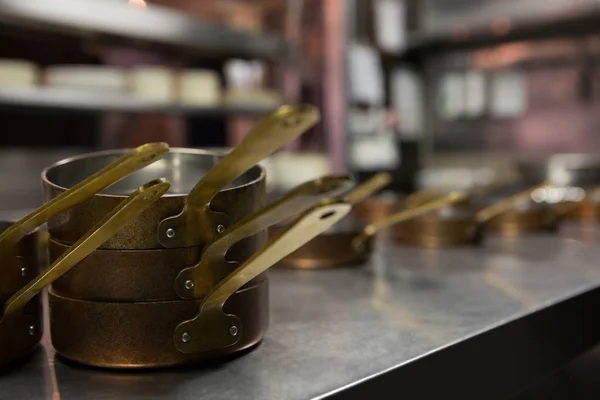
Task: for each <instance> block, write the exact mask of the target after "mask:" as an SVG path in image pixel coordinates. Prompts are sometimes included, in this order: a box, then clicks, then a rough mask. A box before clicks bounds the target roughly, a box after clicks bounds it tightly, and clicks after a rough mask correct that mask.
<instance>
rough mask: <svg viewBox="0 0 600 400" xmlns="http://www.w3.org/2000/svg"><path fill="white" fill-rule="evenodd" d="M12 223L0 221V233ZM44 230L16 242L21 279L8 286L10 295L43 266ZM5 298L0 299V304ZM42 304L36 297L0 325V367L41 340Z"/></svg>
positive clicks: (24, 353)
mask: <svg viewBox="0 0 600 400" xmlns="http://www.w3.org/2000/svg"><path fill="white" fill-rule="evenodd" d="M13 222H14V221H10V222H9V221H0V232H4V231H5V230H6V229H8V228H9V227H10V226H11V225H12V224H13ZM44 233H45V232H44V231H43V230H41V229H36V230H34V231H33V232H31V233H29V234H27V235H26V236H25V237H23V239H21V241H20V243H19V250H18V257H19V259H20V266H21V279H17V280H14V281H12V282H10V283H9V284H10V285H11V286H12V293H16V292H17V291H18V290H19V289H21V288H22V287H23V286H24V285H26V284H27V283H28V282H30V281H31V280H33V279H34V278H35V277H36V276H37V275H38V274H39V271H40V268H41V267H43V266H44V265H43V264H44V261H45V260H46V257H45V255H44V247H43V238H44ZM6 300H8V299H0V304H4V303H5V302H6ZM42 331H43V329H42V304H41V299H40V296H36V297H35V298H34V299H33V300H32V301H30V302H29V303H28V304H27V305H26V306H25V307H24V309H23V311H22V313H21V314H20V315H18V316H17V317H16V318H15V320H14V322H13V323H11V324H0V366H3V365H6V364H8V363H10V362H12V361H15V360H17V359H19V358H21V357H24V356H25V355H26V354H28V353H29V352H30V351H31V350H33V349H34V348H35V346H36V345H37V344H38V343H39V341H40V339H41V337H42Z"/></svg>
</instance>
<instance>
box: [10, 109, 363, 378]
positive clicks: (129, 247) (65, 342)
mask: <svg viewBox="0 0 600 400" xmlns="http://www.w3.org/2000/svg"><path fill="white" fill-rule="evenodd" d="M317 121H318V113H317V111H316V109H314V108H313V107H311V106H291V107H288V106H285V107H282V108H280V109H278V110H277V111H275V112H274V113H272V114H271V115H269V116H267V117H266V118H265V119H263V120H262V121H260V122H259V123H258V124H257V126H256V127H255V128H254V129H253V130H252V131H251V132H250V133H249V134H248V135H247V136H246V138H245V139H244V140H243V141H242V143H241V144H240V145H239V146H238V147H236V148H235V149H233V150H232V151H231V152H229V153H228V154H221V153H216V152H212V151H206V150H192V149H168V147H167V146H166V145H164V144H151V145H145V146H142V147H140V148H138V149H136V150H134V151H131V152H128V151H126V150H113V151H106V152H98V153H92V154H85V155H82V156H78V157H74V158H70V159H67V160H63V161H60V162H58V163H56V164H54V165H51V166H50V167H48V168H46V169H45V170H44V171H43V172H42V183H43V189H44V195H45V198H46V201H47V203H46V204H45V205H44V206H43V207H42V208H40V209H39V210H36V211H35V212H34V213H32V214H31V215H30V216H28V217H26V218H25V219H23V220H21V221H20V222H19V223H18V224H17V225H18V228H14V229H13V232H12V233H10V235H8V237H9V238H12V239H11V240H12V242H11V243H17V242H19V241H20V240H21V238H22V236H23V235H21V236H19V234H21V233H23V232H25V233H27V232H28V231H30V230H31V227H33V226H37V225H40V224H41V223H43V222H46V221H47V222H48V232H49V239H48V248H49V254H50V262H51V263H52V265H51V266H50V267H49V269H48V270H47V271H46V272H45V273H43V274H41V275H39V276H38V277H36V278H35V279H34V280H33V281H31V282H30V283H28V284H25V285H24V286H22V285H21V287H18V286H19V285H16V286H17V287H16V288H3V291H2V293H6V295H5V297H6V298H8V300H5V299H4V298H0V300H2V301H3V303H2V305H3V314H2V315H0V317H2V319H0V345H2V346H4V345H5V343H9V342H10V340H12V339H11V338H12V336H10V333H11V332H13V331H14V329H17V328H19V327H20V326H21V325H23V324H22V323H21V319H22V318H21V317H20V316H21V315H23V313H22V311H23V309H25V308H26V307H25V305H27V304H28V303H29V301H30V300H31V299H32V297H33V296H35V295H36V294H38V293H39V292H40V291H41V290H42V288H43V287H44V286H46V285H48V284H50V283H51V284H52V287H51V289H50V290H49V293H48V297H49V310H50V330H51V338H52V344H53V345H54V347H55V349H56V351H57V353H58V354H59V355H61V356H63V357H65V358H68V359H70V360H73V361H76V362H79V363H82V364H87V365H93V366H99V367H111V368H154V367H168V366H174V365H181V364H189V363H193V362H197V361H201V360H210V359H214V358H218V357H223V356H225V355H230V354H233V353H236V352H239V351H241V350H243V349H247V348H249V347H252V346H254V345H256V344H257V343H258V342H259V341H260V340H261V339H262V337H263V335H264V332H265V330H266V328H267V325H268V311H269V309H268V281H267V278H266V275H265V271H266V270H267V269H268V268H269V267H271V266H272V265H273V264H274V263H275V262H277V261H278V260H279V259H280V258H281V257H284V256H285V255H286V254H288V253H289V252H291V251H294V250H295V249H297V248H298V247H300V246H302V245H303V244H304V243H306V242H307V241H308V240H310V239H311V238H312V237H314V236H316V235H318V234H319V233H320V232H322V231H323V230H326V229H328V227H329V226H331V225H332V224H334V223H335V222H337V221H338V220H339V219H341V218H342V217H343V216H344V215H345V214H346V213H347V212H348V211H349V209H350V205H348V204H347V203H346V202H345V201H344V200H343V199H337V198H335V196H337V195H338V194H339V193H341V192H342V191H346V190H348V188H349V187H350V186H351V185H352V180H351V179H350V178H349V177H347V176H331V177H323V178H319V179H316V180H314V181H310V182H306V183H304V184H302V185H300V186H298V187H297V188H294V189H293V190H291V191H290V192H289V193H288V194H286V195H285V196H284V197H283V198H281V199H280V200H278V201H276V202H273V203H271V204H269V205H267V206H265V171H264V170H263V168H262V167H260V166H259V165H258V162H259V161H261V160H262V159H263V158H265V157H266V156H268V155H269V154H271V153H272V152H273V151H275V150H277V149H278V148H280V147H282V146H283V145H284V144H286V143H287V142H289V141H290V140H293V139H294V138H296V137H298V136H299V135H300V134H302V133H303V132H304V131H306V130H307V129H308V128H309V127H311V126H312V125H314V124H315V123H316V122H317ZM158 150H160V151H158ZM115 182H116V183H115ZM129 193H131V194H129ZM292 217H294V218H295V219H294V223H293V224H291V225H290V226H289V227H288V228H287V229H286V230H284V231H283V232H281V234H280V235H278V236H277V237H275V238H272V239H271V240H269V242H268V243H265V242H266V236H265V231H266V229H267V228H268V227H269V226H270V225H273V224H276V223H279V222H281V221H282V220H289V219H291V218H292ZM4 236H7V235H4ZM4 236H2V235H0V252H2V251H3V250H4V251H6V252H7V254H6V255H8V251H7V250H6V249H7V248H8V247H7V246H4V247H3V246H2V245H3V244H4V243H9V242H10V241H7V240H4V241H3V239H5V237H4ZM9 244H10V243H9ZM15 247H16V246H15ZM3 254H4V253H3ZM11 255H12V254H11ZM15 256H18V254H17V255H15ZM16 258H17V257H15V259H16ZM11 259H12V258H11ZM8 272H14V268H10V269H9V271H8ZM8 272H6V271H4V270H0V276H2V277H4V274H8ZM9 297H10V298H9ZM36 315H37V314H36ZM15 316H17V317H15ZM3 332H8V334H9V335H8V336H2V335H3ZM17 340H22V339H17ZM37 340H39V338H37V337H36V340H32V341H30V342H34V341H35V342H37ZM28 344H34V343H29V342H28ZM0 356H1V354H0ZM15 356H18V355H15ZM3 362H4V360H3V359H2V358H0V364H2V363H3Z"/></svg>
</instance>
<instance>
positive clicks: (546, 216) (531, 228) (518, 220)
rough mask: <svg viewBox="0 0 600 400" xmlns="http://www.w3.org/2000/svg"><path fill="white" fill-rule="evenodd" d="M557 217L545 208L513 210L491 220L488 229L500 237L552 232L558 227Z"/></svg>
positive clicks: (548, 208)
mask: <svg viewBox="0 0 600 400" xmlns="http://www.w3.org/2000/svg"><path fill="white" fill-rule="evenodd" d="M557 223H558V215H557V214H556V213H555V212H553V210H552V209H551V208H550V207H547V206H532V207H530V208H527V209H524V210H520V209H518V208H514V209H512V210H510V211H507V212H505V213H503V214H500V215H498V216H497V217H495V218H492V219H491V220H490V221H489V222H488V227H489V228H490V229H491V230H493V231H495V232H497V233H499V234H500V235H502V236H506V237H512V236H517V235H520V234H524V233H528V232H542V231H553V230H555V229H556V228H557V226H558V224H557Z"/></svg>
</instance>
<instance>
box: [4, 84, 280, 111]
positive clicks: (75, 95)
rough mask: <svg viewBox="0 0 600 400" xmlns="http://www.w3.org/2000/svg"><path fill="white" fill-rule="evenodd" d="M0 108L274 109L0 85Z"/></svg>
mask: <svg viewBox="0 0 600 400" xmlns="http://www.w3.org/2000/svg"><path fill="white" fill-rule="evenodd" d="M0 107H9V108H21V109H22V108H35V109H50V110H68V111H88V112H102V111H119V112H131V113H142V112H144V113H145V112H164V113H173V114H188V115H263V114H266V113H269V112H271V111H273V109H274V108H275V107H265V106H262V105H258V106H252V105H222V106H214V107H213V106H206V107H204V106H187V105H183V104H177V103H160V102H153V101H147V100H140V99H137V98H135V97H132V96H130V95H126V94H112V93H99V92H84V91H79V90H69V89H54V88H42V89H37V88H27V89H25V88H19V89H6V88H2V89H0Z"/></svg>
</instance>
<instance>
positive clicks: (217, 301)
mask: <svg viewBox="0 0 600 400" xmlns="http://www.w3.org/2000/svg"><path fill="white" fill-rule="evenodd" d="M350 208H351V206H350V204H348V203H346V202H344V201H342V200H337V201H328V202H326V203H323V204H321V205H319V206H317V207H314V208H312V209H310V210H309V211H307V212H306V213H304V214H303V215H302V216H301V217H300V218H299V219H298V220H296V221H295V222H294V223H293V224H291V225H290V226H288V227H287V228H285V229H284V230H283V231H282V232H280V233H279V234H278V235H277V236H275V237H273V238H271V239H270V240H269V242H268V243H267V244H266V245H265V246H263V247H262V248H261V249H260V250H259V251H257V252H256V253H255V254H254V255H253V256H252V257H250V259H248V261H246V262H245V263H244V264H242V265H240V266H239V267H237V268H236V269H235V271H233V272H232V273H231V274H229V275H228V276H227V277H226V278H225V279H223V280H221V282H219V284H218V285H217V286H215V287H214V288H213V289H212V290H211V292H210V293H209V294H208V295H207V296H206V297H205V299H204V300H203V301H202V303H201V304H200V309H199V312H198V315H196V317H195V318H193V319H191V320H189V321H185V322H182V323H181V324H179V325H178V326H177V328H176V329H175V337H174V341H175V346H176V347H177V349H178V350H179V351H181V352H182V353H196V352H202V351H207V350H214V349H218V348H223V347H228V346H232V345H234V344H236V343H237V341H238V340H239V338H240V336H241V335H242V334H243V326H242V321H241V320H240V319H239V318H238V317H237V316H235V315H231V314H225V313H224V312H223V305H224V304H225V302H226V301H227V299H229V297H231V295H233V294H234V293H235V292H236V291H237V290H238V289H239V288H241V287H242V286H244V285H245V284H246V283H247V282H249V281H251V280H252V279H254V278H255V277H256V276H258V275H259V274H261V273H263V272H264V271H265V270H267V269H268V268H270V267H271V266H273V265H274V264H276V263H277V262H279V260H281V259H282V258H283V257H285V256H287V255H288V254H290V253H292V252H293V251H295V250H297V249H298V248H299V247H301V246H302V245H304V244H305V243H307V242H308V241H310V240H311V239H312V238H314V237H315V236H317V235H319V234H320V233H322V232H324V231H325V230H327V229H328V228H329V227H331V226H332V225H333V224H335V223H336V222H338V221H339V220H340V219H342V218H343V217H344V216H345V215H346V214H347V213H348V211H350Z"/></svg>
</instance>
